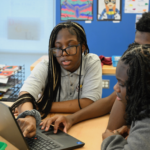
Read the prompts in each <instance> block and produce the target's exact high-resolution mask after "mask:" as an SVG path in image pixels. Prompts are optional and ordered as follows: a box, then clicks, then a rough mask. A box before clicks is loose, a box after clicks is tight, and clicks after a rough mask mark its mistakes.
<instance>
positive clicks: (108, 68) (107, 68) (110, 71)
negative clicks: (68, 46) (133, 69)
mask: <svg viewBox="0 0 150 150" xmlns="http://www.w3.org/2000/svg"><path fill="white" fill-rule="evenodd" d="M43 59H48V56H47V55H44V56H42V57H41V58H39V59H38V60H37V61H36V62H34V63H33V64H32V65H31V66H30V70H31V71H32V70H33V69H34V67H35V66H36V65H37V64H38V63H39V62H41V61H42V60H43ZM102 73H103V75H115V73H116V67H113V66H112V65H103V68H102Z"/></svg>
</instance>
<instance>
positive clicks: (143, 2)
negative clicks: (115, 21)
mask: <svg viewBox="0 0 150 150" xmlns="http://www.w3.org/2000/svg"><path fill="white" fill-rule="evenodd" d="M124 6H125V9H124V10H125V13H144V12H148V8H149V0H125V5H124Z"/></svg>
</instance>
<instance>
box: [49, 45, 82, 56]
mask: <svg viewBox="0 0 150 150" xmlns="http://www.w3.org/2000/svg"><path fill="white" fill-rule="evenodd" d="M80 44H81V43H79V44H78V45H72V46H68V47H66V48H64V49H62V48H56V47H55V48H51V50H52V51H53V50H54V49H59V50H61V51H62V54H61V56H62V55H63V51H65V52H66V53H67V51H66V49H67V48H70V47H76V53H75V54H77V47H78V46H79V45H80ZM75 54H71V55H70V54H68V53H67V55H69V56H73V55H75ZM53 55H54V56H55V57H61V56H56V55H55V54H53Z"/></svg>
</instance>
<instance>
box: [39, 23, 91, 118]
mask: <svg viewBox="0 0 150 150" xmlns="http://www.w3.org/2000/svg"><path fill="white" fill-rule="evenodd" d="M63 28H67V29H68V31H69V32H70V33H71V34H72V35H76V36H77V40H78V41H79V42H80V44H81V47H82V44H84V45H85V47H86V48H87V51H84V54H87V53H89V48H88V45H87V39H86V34H85V31H84V28H83V27H82V26H81V25H80V24H78V23H76V22H70V21H68V22H64V23H59V24H58V25H57V26H56V27H55V28H54V29H53V30H52V32H51V36H50V39H49V64H48V76H47V81H46V87H45V90H44V93H43V94H42V96H41V98H40V99H39V101H38V104H37V105H38V108H39V111H40V112H42V114H43V117H42V118H45V117H46V116H47V114H48V113H49V112H50V110H51V107H52V103H53V102H56V96H57V93H58V91H59V101H60V91H61V67H60V65H59V63H58V62H57V60H56V58H55V57H54V56H53V52H52V50H51V48H54V47H55V40H56V37H57V34H58V32H59V31H60V30H61V29H63ZM81 68H82V50H81V65H80V75H79V85H80V78H81ZM79 95H80V86H79V92H78V102H79ZM79 107H80V108H81V106H80V102H79Z"/></svg>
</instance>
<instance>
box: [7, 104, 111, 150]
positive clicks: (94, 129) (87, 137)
mask: <svg viewBox="0 0 150 150" xmlns="http://www.w3.org/2000/svg"><path fill="white" fill-rule="evenodd" d="M5 104H7V105H9V106H11V105H12V102H5ZM108 118H109V115H105V116H103V117H99V118H94V119H90V120H86V121H83V122H80V123H78V124H75V125H74V126H72V127H71V128H70V130H69V131H68V134H69V135H71V136H73V137H75V138H77V139H79V140H81V141H83V142H84V143H85V145H84V147H82V148H78V149H76V150H100V147H101V143H102V133H103V132H104V131H105V129H106V126H107V123H108Z"/></svg>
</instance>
